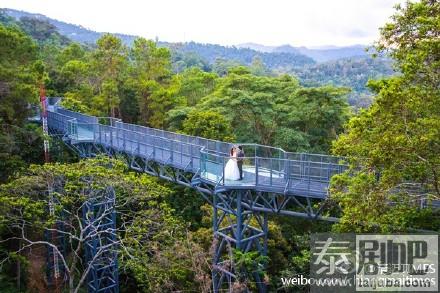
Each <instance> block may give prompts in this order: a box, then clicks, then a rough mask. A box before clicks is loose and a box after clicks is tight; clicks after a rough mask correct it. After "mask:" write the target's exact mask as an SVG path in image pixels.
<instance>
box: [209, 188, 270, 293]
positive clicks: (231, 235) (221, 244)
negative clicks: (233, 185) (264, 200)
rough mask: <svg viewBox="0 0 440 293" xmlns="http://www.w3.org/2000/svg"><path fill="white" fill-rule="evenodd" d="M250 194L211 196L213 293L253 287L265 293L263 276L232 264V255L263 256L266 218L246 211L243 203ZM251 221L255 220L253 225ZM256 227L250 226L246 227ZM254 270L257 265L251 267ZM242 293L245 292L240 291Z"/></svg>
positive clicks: (233, 193) (250, 196)
mask: <svg viewBox="0 0 440 293" xmlns="http://www.w3.org/2000/svg"><path fill="white" fill-rule="evenodd" d="M253 196H255V194H254V193H252V191H250V190H243V189H238V190H228V191H226V192H221V193H216V194H214V196H213V208H214V213H213V229H214V244H213V246H214V248H215V249H214V257H213V269H212V284H213V291H214V292H215V293H217V292H224V291H225V290H226V291H227V292H233V288H234V287H235V286H236V285H238V284H239V285H238V286H243V287H245V288H247V291H249V289H250V288H248V283H256V284H257V288H258V292H260V293H262V292H267V288H266V285H265V284H264V282H263V281H262V280H263V278H262V274H263V273H264V272H262V271H259V270H258V269H255V270H252V271H248V266H247V265H246V266H243V265H240V264H236V263H235V256H236V254H237V253H236V251H239V252H240V253H249V252H251V251H257V252H259V254H260V255H263V256H264V255H266V253H267V216H266V215H265V214H260V213H255V212H253V211H251V210H248V209H247V208H246V206H245V205H243V203H244V202H247V201H248V200H253V199H252V197H253ZM252 219H255V221H253V220H252ZM251 222H252V223H255V224H256V226H251V224H250V223H251ZM254 265H255V268H260V267H261V265H264V264H258V263H255V264H254ZM244 291H246V290H244Z"/></svg>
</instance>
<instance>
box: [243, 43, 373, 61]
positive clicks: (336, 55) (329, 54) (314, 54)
mask: <svg viewBox="0 0 440 293" xmlns="http://www.w3.org/2000/svg"><path fill="white" fill-rule="evenodd" d="M237 47H239V48H248V49H253V50H255V51H259V52H265V53H281V52H282V53H296V54H303V55H306V56H308V57H310V58H312V59H314V60H315V61H317V62H326V61H331V60H337V59H341V58H351V57H366V56H368V54H367V52H366V46H365V45H353V46H346V47H337V46H325V47H322V48H307V47H293V46H291V45H282V46H264V45H260V44H255V43H244V44H239V45H237Z"/></svg>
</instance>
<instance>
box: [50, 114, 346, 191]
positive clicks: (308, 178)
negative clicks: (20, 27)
mask: <svg viewBox="0 0 440 293" xmlns="http://www.w3.org/2000/svg"><path fill="white" fill-rule="evenodd" d="M48 127H49V128H50V129H51V130H52V131H55V132H58V133H61V134H62V135H63V136H64V139H68V140H69V143H70V144H72V145H75V144H81V143H93V144H96V145H100V146H102V147H105V148H110V149H113V150H114V151H116V152H120V153H125V154H128V155H130V156H136V157H139V158H141V159H143V160H148V161H154V162H157V163H160V164H164V165H167V166H170V167H173V168H177V169H180V170H182V171H184V172H190V173H193V174H198V175H199V176H200V180H202V181H203V182H205V183H208V184H212V185H215V186H216V187H217V188H220V187H221V188H223V189H247V190H249V189H254V190H258V191H264V192H274V193H280V194H283V195H289V194H290V195H296V196H303V197H312V198H321V199H323V198H325V197H326V196H327V188H328V185H329V181H330V178H331V177H332V176H333V175H335V174H338V173H341V172H343V171H344V170H345V169H346V165H344V164H343V163H341V160H340V159H339V158H338V157H334V156H326V155H315V154H305V153H289V152H285V151H283V150H282V149H279V148H273V147H269V146H263V145H258V144H241V145H242V146H243V150H244V152H245V155H246V157H245V158H244V164H243V171H244V180H242V181H233V180H225V179H224V176H223V171H224V166H225V164H226V162H227V161H228V160H229V155H228V154H229V150H230V148H231V147H232V146H233V145H234V144H232V143H226V142H221V141H216V140H210V139H205V138H200V137H194V136H188V135H183V134H178V133H173V132H168V131H163V130H158V129H153V128H148V127H144V126H139V125H133V124H128V123H123V122H121V121H120V120H118V119H113V118H98V117H94V116H88V115H84V114H80V113H77V112H72V111H69V110H66V109H63V108H61V107H58V106H54V107H52V108H50V109H49V112H48Z"/></svg>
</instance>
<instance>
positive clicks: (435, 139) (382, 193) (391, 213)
mask: <svg viewBox="0 0 440 293" xmlns="http://www.w3.org/2000/svg"><path fill="white" fill-rule="evenodd" d="M439 9H440V4H439V3H438V2H436V1H420V2H417V3H411V2H409V3H408V4H407V6H406V7H405V8H402V7H400V6H398V7H397V12H396V14H395V15H394V17H393V18H392V19H393V22H392V23H389V24H387V25H385V27H384V28H382V30H381V34H382V35H381V39H380V41H379V43H378V49H379V50H382V51H387V52H388V53H390V54H391V55H392V56H393V57H394V58H395V60H396V66H397V67H398V68H399V69H400V70H401V72H402V75H401V76H397V77H394V78H391V79H388V80H382V81H377V82H372V83H370V85H371V87H372V89H373V90H374V91H376V92H377V97H376V99H375V102H374V103H373V105H372V106H371V107H370V108H369V109H368V110H365V111H362V112H361V113H360V114H359V115H358V116H357V117H354V118H352V119H351V120H350V122H349V124H348V127H347V131H346V133H345V134H343V135H341V136H340V138H339V139H338V141H336V143H335V144H334V151H335V153H336V154H339V155H344V156H348V157H349V159H350V160H351V162H352V171H353V176H352V177H348V175H342V176H339V177H338V178H336V179H335V180H334V182H333V188H334V194H335V198H338V199H339V200H340V202H341V203H342V205H343V206H344V208H345V209H344V216H343V220H342V222H341V224H340V225H339V226H338V229H339V230H348V231H350V230H353V229H356V231H359V230H367V231H371V230H375V229H382V230H387V231H390V230H397V231H405V230H407V229H409V227H419V228H424V229H433V230H438V211H437V212H435V211H430V210H429V209H428V210H426V211H423V212H420V211H417V210H416V207H415V205H414V200H412V199H411V197H415V196H417V195H415V194H411V192H402V193H399V192H395V191H393V187H395V186H396V185H398V184H401V183H404V182H413V183H418V184H419V186H420V188H421V191H422V192H423V193H425V197H427V198H428V199H429V198H437V199H439V198H440V188H439V186H440V177H439V175H438V174H439V173H440V159H439V156H438V153H439V151H440V148H439V146H440V140H439V139H440V132H439V130H440V124H439V123H440V122H439V121H440V107H439V105H440V91H439V88H438V80H439V79H440V75H439V72H438V65H439V61H438V60H439V56H440V51H439V48H440V39H439V38H438V37H437V38H436V37H433V36H434V35H435V34H437V35H438V26H437V27H436V26H435V25H434V23H437V24H438V21H439V19H440V13H439ZM379 175H380V176H379ZM354 203H355V204H354ZM391 203H393V204H392V205H391ZM355 223H356V224H357V225H359V226H356V224H355ZM433 224H434V225H437V226H434V225H433Z"/></svg>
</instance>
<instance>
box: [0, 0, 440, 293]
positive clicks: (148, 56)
mask: <svg viewBox="0 0 440 293" xmlns="http://www.w3.org/2000/svg"><path fill="white" fill-rule="evenodd" d="M439 21H440V3H439V2H438V1H431V0H421V1H417V2H409V3H408V4H407V5H403V6H397V7H396V11H395V14H394V15H393V17H392V18H391V21H390V23H387V24H384V26H383V27H382V28H381V29H380V38H379V39H378V40H377V42H376V44H375V50H377V52H378V53H379V54H380V55H381V56H388V57H387V58H390V59H391V60H392V61H389V60H387V61H384V59H383V57H379V58H378V59H371V58H365V57H362V58H350V59H346V60H336V61H329V62H328V63H318V64H317V63H316V62H315V61H313V60H312V59H310V58H309V57H306V56H303V55H292V54H290V55H289V54H288V53H270V54H272V55H270V54H269V53H267V55H265V54H259V55H258V56H253V53H252V50H250V49H234V50H236V54H237V56H240V57H239V58H245V62H240V60H238V61H237V60H234V58H229V57H230V55H229V54H232V53H230V52H231V51H228V53H227V54H228V55H221V54H222V53H221V52H218V54H219V56H220V57H221V58H215V59H210V58H209V56H208V55H206V56H204V55H203V54H200V55H198V54H195V53H194V52H193V51H192V50H188V51H185V50H182V51H179V53H176V52H175V51H174V50H173V49H170V48H168V47H164V46H160V45H159V44H158V43H157V42H155V41H152V40H147V39H144V38H135V39H133V42H132V44H131V46H127V45H126V44H124V42H123V40H121V38H119V37H118V36H115V35H112V34H103V35H102V36H100V37H99V39H97V41H96V43H94V44H91V45H90V44H89V45H87V44H83V43H77V42H75V41H73V40H71V39H69V38H68V37H66V36H65V35H64V34H61V33H60V31H59V30H58V29H57V28H56V27H55V26H54V25H52V24H50V23H48V22H47V21H45V20H40V19H36V18H29V17H22V18H21V19H20V20H17V19H15V18H12V17H10V16H9V15H8V14H7V13H5V12H4V11H1V12H0V23H1V24H0V101H1V103H0V124H1V127H0V292H48V291H49V288H48V281H47V278H46V275H45V273H44V271H45V251H46V249H45V243H44V239H45V238H44V231H47V229H50V227H52V226H53V224H54V221H55V219H54V216H51V215H49V214H48V213H47V205H48V199H47V184H48V183H47V181H48V180H50V181H51V183H52V184H53V185H54V186H56V189H55V191H54V196H55V198H56V199H57V201H58V205H57V209H56V211H55V217H56V216H60V215H63V217H64V218H65V221H67V222H68V223H69V225H70V230H69V233H68V234H67V235H66V237H67V243H68V251H69V254H68V255H67V256H66V258H65V263H64V270H65V272H66V275H67V276H68V277H67V281H66V283H65V290H66V292H67V291H68V292H83V291H82V290H84V278H85V274H86V272H85V271H86V264H85V263H84V261H83V257H82V254H81V252H82V251H83V249H84V241H85V239H84V238H83V235H84V231H83V228H82V222H81V220H80V216H79V213H80V212H81V208H82V202H83V201H84V197H85V194H84V190H85V189H87V187H88V186H89V185H90V184H91V183H90V182H91V181H93V185H94V188H97V189H100V188H101V189H104V188H105V187H106V186H108V185H109V184H111V185H112V186H113V188H114V189H115V194H116V202H117V210H118V216H117V217H118V219H117V225H118V237H119V238H120V249H119V251H118V253H119V264H120V265H119V266H120V271H119V280H120V291H121V292H176V291H179V292H185V291H187V292H211V290H212V285H211V268H212V264H211V261H212V251H211V245H212V234H213V231H212V223H211V219H212V208H211V207H210V205H208V204H207V203H206V202H205V201H204V199H203V198H202V197H200V195H199V194H197V193H196V192H195V191H194V190H192V189H190V188H183V187H181V186H178V185H175V184H173V183H170V182H166V181H162V180H160V179H157V178H155V177H152V176H149V175H147V174H143V173H142V174H141V173H137V172H135V171H132V170H129V168H128V167H127V166H126V165H125V163H124V162H122V161H121V160H119V159H118V158H108V157H104V156H102V157H96V158H93V159H87V160H86V159H80V158H79V157H78V156H77V155H76V154H75V153H74V152H72V151H71V150H70V149H68V148H66V146H65V145H64V144H63V142H62V141H61V140H60V139H59V138H56V137H50V138H49V139H50V144H51V154H50V155H51V158H52V161H53V163H47V164H44V157H43V139H44V138H45V137H44V135H43V133H42V130H41V125H38V124H34V123H30V122H29V121H28V118H29V117H30V116H32V115H33V114H35V113H33V109H34V108H35V106H37V105H38V103H39V101H38V96H39V89H40V87H44V88H45V90H46V94H47V96H62V97H63V99H62V105H63V106H64V107H65V108H67V109H71V110H75V111H78V112H82V113H87V114H92V115H96V116H99V117H115V118H121V119H122V120H123V121H125V122H130V123H135V124H140V125H145V126H149V127H154V128H159V129H165V130H170V131H175V132H179V133H185V134H190V135H196V136H201V137H205V138H211V139H217V140H222V141H232V142H242V143H246V142H249V143H260V144H265V145H272V146H277V147H281V148H283V149H285V150H287V151H293V152H313V153H322V154H326V153H331V154H334V155H337V156H343V157H344V158H345V159H346V160H347V161H348V162H349V169H348V170H347V171H346V172H344V173H343V174H341V175H337V176H335V177H333V179H332V183H331V188H330V201H331V202H332V203H333V204H334V205H338V206H339V207H340V208H341V211H340V214H339V216H340V221H339V222H338V223H335V224H332V223H329V222H324V221H310V220H305V219H300V218H294V217H269V235H268V255H267V259H266V260H264V262H266V265H265V267H264V270H263V271H258V273H259V274H262V275H263V276H264V278H263V279H264V280H265V282H266V283H267V284H268V288H269V290H270V291H271V292H308V288H307V287H306V286H296V287H293V288H283V286H282V284H281V282H280V277H281V276H286V275H289V276H290V275H295V274H300V273H301V274H307V273H308V272H309V263H310V257H311V253H310V248H309V238H310V235H311V233H314V232H324V231H326V232H329V231H333V232H358V233H407V232H411V231H412V232H413V231H425V232H426V231H431V233H438V232H440V210H439V209H438V208H435V207H432V206H430V205H428V208H424V209H420V208H419V206H420V205H419V202H420V195H421V194H422V195H423V199H424V200H426V201H427V202H430V201H431V200H440V177H439V176H440V175H439V174H440V156H439V155H438V154H439V153H440V89H439V81H440V72H439V64H440V28H439V26H438V23H439ZM187 45H188V44H187ZM189 46H191V44H189ZM213 46H214V47H213ZM203 48H205V49H206V50H208V49H209V50H211V52H212V50H214V49H215V50H222V48H221V47H220V46H218V47H215V45H204V47H203ZM213 48H214V49H213ZM216 54H217V53H216ZM234 54H235V53H234ZM274 54H275V55H274ZM299 57H301V58H299ZM237 58H238V57H237ZM279 60H283V61H282V63H283V64H281V63H278V62H280V61H279ZM286 64H288V66H289V68H286V70H280V71H277V70H276V68H281V67H285V66H286ZM391 66H393V70H391ZM394 71H395V72H399V74H398V75H392V76H388V75H390V74H392V72H394ZM336 72H339V73H336ZM288 73H295V74H296V76H298V78H297V77H295V75H292V74H288ZM386 76H388V77H386ZM372 77H377V78H378V79H376V80H371V78H372ZM379 77H380V78H379ZM367 82H368V87H369V89H370V91H371V92H372V93H374V99H372V100H370V99H369V98H367V97H365V98H362V99H360V100H361V102H360V103H358V102H352V105H353V104H355V105H356V106H355V107H353V106H352V105H350V104H349V102H348V100H349V98H350V99H352V96H349V95H350V91H356V92H358V93H361V94H362V95H367V93H366V90H365V86H366V85H365V83H367ZM340 85H344V87H341V86H340ZM370 103H371V105H370ZM359 105H360V106H363V107H364V109H361V110H359V109H357V107H358V106H359ZM48 178H49V179H48ZM406 183H411V186H413V187H414V186H415V187H416V188H417V189H418V190H419V191H422V192H418V193H417V194H416V195H415V194H414V193H412V192H411V191H407V190H405V189H404V188H396V187H399V186H403V185H404V184H406ZM234 257H236V258H239V262H240V263H244V264H245V265H246V264H248V263H252V262H253V261H256V260H255V256H254V255H252V254H249V255H247V254H244V255H243V254H237V255H234ZM243 282H244V283H243V284H240V286H239V287H240V288H243V287H244V288H247V289H249V290H251V291H252V290H254V289H255V285H254V284H252V283H246V282H245V281H243Z"/></svg>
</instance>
